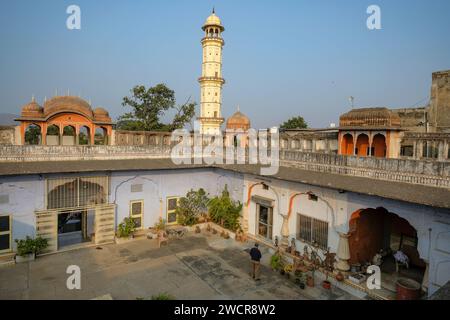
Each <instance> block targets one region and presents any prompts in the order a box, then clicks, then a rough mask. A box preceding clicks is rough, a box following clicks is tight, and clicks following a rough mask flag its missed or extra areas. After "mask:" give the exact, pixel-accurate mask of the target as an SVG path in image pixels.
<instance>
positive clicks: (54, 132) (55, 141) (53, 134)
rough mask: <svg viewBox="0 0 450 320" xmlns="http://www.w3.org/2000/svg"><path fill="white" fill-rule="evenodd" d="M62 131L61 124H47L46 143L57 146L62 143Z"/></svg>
mask: <svg viewBox="0 0 450 320" xmlns="http://www.w3.org/2000/svg"><path fill="white" fill-rule="evenodd" d="M60 135H61V132H60V128H59V126H57V125H56V124H51V125H49V126H47V132H46V135H45V140H46V144H47V145H50V146H57V145H59V144H60V143H61V137H60Z"/></svg>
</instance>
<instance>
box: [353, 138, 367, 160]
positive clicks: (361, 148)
mask: <svg viewBox="0 0 450 320" xmlns="http://www.w3.org/2000/svg"><path fill="white" fill-rule="evenodd" d="M355 154H356V155H358V156H360V157H366V156H368V155H369V136H368V135H367V134H365V133H361V134H359V135H358V138H357V139H356V148H355Z"/></svg>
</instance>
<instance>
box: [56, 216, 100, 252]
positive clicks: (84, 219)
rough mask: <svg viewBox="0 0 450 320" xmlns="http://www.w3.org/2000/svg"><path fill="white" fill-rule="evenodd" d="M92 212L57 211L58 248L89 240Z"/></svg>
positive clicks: (92, 223)
mask: <svg viewBox="0 0 450 320" xmlns="http://www.w3.org/2000/svg"><path fill="white" fill-rule="evenodd" d="M93 227H94V213H93V212H92V211H91V210H75V211H64V212H60V213H58V249H61V248H63V247H67V246H70V245H74V244H80V243H83V242H89V241H91V234H92V230H93Z"/></svg>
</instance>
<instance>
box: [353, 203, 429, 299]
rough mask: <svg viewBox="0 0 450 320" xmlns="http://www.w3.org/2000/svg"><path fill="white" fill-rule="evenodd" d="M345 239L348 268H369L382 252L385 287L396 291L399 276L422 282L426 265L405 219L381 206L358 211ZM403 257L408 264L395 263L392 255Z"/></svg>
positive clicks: (413, 232) (383, 283)
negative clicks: (358, 266) (348, 254)
mask: <svg viewBox="0 0 450 320" xmlns="http://www.w3.org/2000/svg"><path fill="white" fill-rule="evenodd" d="M348 240H349V248H350V261H349V262H350V264H351V265H361V266H363V265H371V264H373V263H374V261H373V258H374V257H375V255H376V254H378V253H380V252H381V254H382V260H381V261H382V262H381V265H380V269H381V272H382V276H381V281H382V286H383V287H384V288H386V289H388V290H391V291H394V292H395V290H396V281H397V279H398V278H399V277H404V278H410V279H413V280H415V281H417V282H418V283H422V280H423V276H424V273H425V268H426V264H425V262H424V261H423V260H422V259H421V257H420V254H419V251H418V249H417V246H418V238H417V230H416V229H415V228H414V227H413V226H412V225H411V224H410V223H409V222H408V221H407V220H406V219H404V218H401V217H399V216H398V215H396V214H395V213H392V212H389V211H387V210H386V209H384V208H381V207H380V208H376V209H372V208H368V209H360V210H357V211H356V212H354V213H353V214H352V216H351V218H350V221H349V238H348ZM398 252H401V253H399V254H398ZM403 254H404V255H406V256H407V257H408V264H407V265H406V264H401V263H396V259H395V256H398V255H400V256H401V255H403Z"/></svg>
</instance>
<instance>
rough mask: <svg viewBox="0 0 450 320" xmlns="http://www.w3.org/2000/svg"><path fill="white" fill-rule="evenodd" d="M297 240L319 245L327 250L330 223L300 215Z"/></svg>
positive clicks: (298, 217)
mask: <svg viewBox="0 0 450 320" xmlns="http://www.w3.org/2000/svg"><path fill="white" fill-rule="evenodd" d="M297 240H300V241H303V242H306V243H310V244H312V245H317V246H318V247H319V248H321V249H323V250H326V249H327V248H328V222H327V221H323V220H319V219H315V218H312V217H308V216H305V215H302V214H298V216H297Z"/></svg>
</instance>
